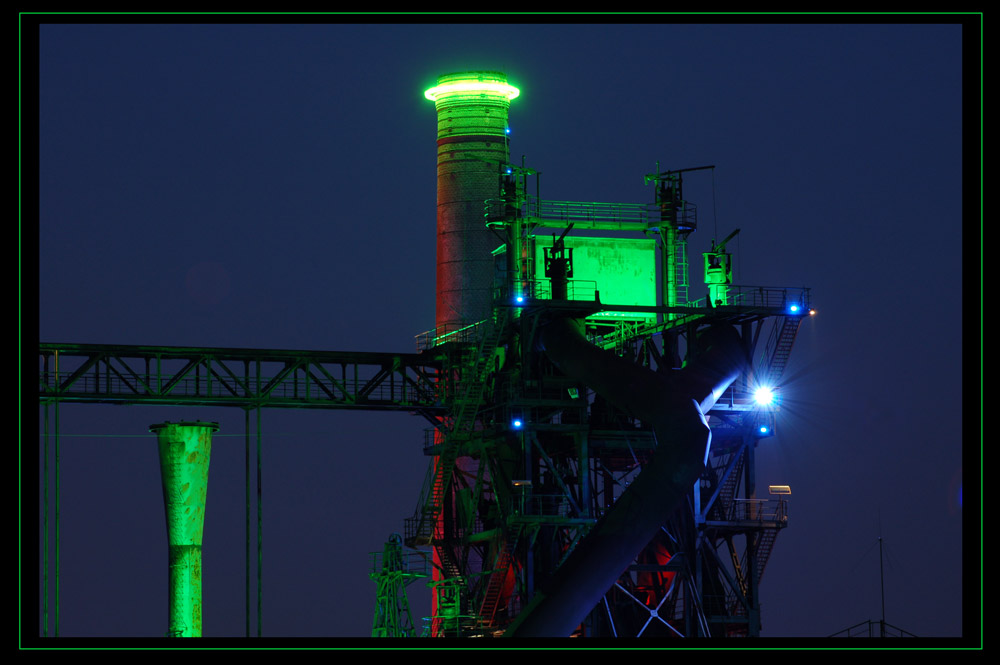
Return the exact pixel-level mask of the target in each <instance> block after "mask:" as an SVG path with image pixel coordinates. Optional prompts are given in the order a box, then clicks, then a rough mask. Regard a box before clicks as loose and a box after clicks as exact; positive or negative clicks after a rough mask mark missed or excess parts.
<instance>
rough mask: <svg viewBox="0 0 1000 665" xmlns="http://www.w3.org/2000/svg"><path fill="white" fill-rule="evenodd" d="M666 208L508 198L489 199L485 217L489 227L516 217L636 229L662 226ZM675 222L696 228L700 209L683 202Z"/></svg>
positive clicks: (586, 225)
mask: <svg viewBox="0 0 1000 665" xmlns="http://www.w3.org/2000/svg"><path fill="white" fill-rule="evenodd" d="M670 214H671V213H670V211H669V210H667V209H666V207H665V206H661V205H659V204H656V203H601V202H585V201H551V200H546V199H537V198H534V197H531V196H529V197H526V198H524V199H523V200H521V201H519V202H517V203H512V202H511V201H508V200H505V199H487V200H486V202H485V203H484V214H483V216H484V217H485V218H486V223H487V224H492V223H497V222H500V221H502V220H504V219H509V218H511V217H513V216H517V217H520V218H533V219H542V220H547V221H552V222H563V223H565V224H566V225H567V226H569V225H570V224H575V225H577V226H579V228H601V229H614V228H620V229H623V230H634V229H637V228H653V227H659V226H660V225H661V224H662V223H663V221H664V219H665V218H666V217H668V216H669V215H670ZM673 214H674V216H675V217H676V220H675V221H674V223H675V224H676V226H677V228H678V229H679V230H681V231H692V230H694V229H695V228H696V226H697V224H698V222H697V219H698V217H697V208H696V206H695V205H694V204H692V203H688V202H686V201H685V202H684V204H683V205H682V206H681V207H680V208H678V209H676V211H675V212H674V213H673Z"/></svg>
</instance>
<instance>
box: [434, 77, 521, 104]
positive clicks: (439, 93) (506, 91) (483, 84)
mask: <svg viewBox="0 0 1000 665" xmlns="http://www.w3.org/2000/svg"><path fill="white" fill-rule="evenodd" d="M520 94H521V91H520V90H518V89H517V88H515V87H514V86H512V85H510V84H508V83H503V82H501V81H480V80H478V79H468V80H465V81H461V80H459V81H448V82H447V83H442V84H441V85H436V86H434V87H433V88H430V89H428V90H426V91H425V92H424V97H426V98H427V99H429V100H431V101H432V102H437V101H440V100H442V99H445V98H446V97H451V96H467V95H496V96H498V97H506V98H507V101H510V100H512V99H514V98H515V97H517V96H518V95H520Z"/></svg>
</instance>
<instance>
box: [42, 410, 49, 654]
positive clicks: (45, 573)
mask: <svg viewBox="0 0 1000 665" xmlns="http://www.w3.org/2000/svg"><path fill="white" fill-rule="evenodd" d="M43 414H44V417H45V428H44V429H45V436H44V438H43V441H44V443H45V454H44V456H43V460H44V461H43V462H42V637H48V636H49V403H48V402H45V408H44V409H43Z"/></svg>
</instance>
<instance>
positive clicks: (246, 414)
mask: <svg viewBox="0 0 1000 665" xmlns="http://www.w3.org/2000/svg"><path fill="white" fill-rule="evenodd" d="M243 457H244V486H245V488H246V566H245V572H246V601H245V603H244V606H243V607H244V612H245V614H246V636H247V637H250V409H249V408H247V409H244V410H243Z"/></svg>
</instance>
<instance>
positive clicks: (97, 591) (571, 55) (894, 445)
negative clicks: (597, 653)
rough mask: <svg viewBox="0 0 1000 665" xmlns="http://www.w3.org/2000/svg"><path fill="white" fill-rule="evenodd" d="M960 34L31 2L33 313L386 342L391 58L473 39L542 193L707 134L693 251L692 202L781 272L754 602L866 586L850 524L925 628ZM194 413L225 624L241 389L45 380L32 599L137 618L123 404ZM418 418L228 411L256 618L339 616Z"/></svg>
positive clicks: (409, 453)
mask: <svg viewBox="0 0 1000 665" xmlns="http://www.w3.org/2000/svg"><path fill="white" fill-rule="evenodd" d="M95 18H98V19H100V17H95ZM666 18H669V17H657V18H656V19H655V20H661V19H666ZM900 18H901V20H902V19H903V18H905V17H900ZM642 22H643V23H645V22H647V21H646V19H644V20H643V21H642ZM971 37H972V38H973V39H975V43H976V44H978V39H979V35H978V34H976V35H972V36H971ZM965 38H966V39H968V38H970V36H969V35H966V36H965ZM962 43H963V29H962V27H961V26H960V25H958V24H957V23H955V24H943V23H942V24H912V25H908V24H901V23H900V24H885V25H881V24H879V25H875V24H860V23H852V24H844V25H835V24H817V25H787V24H783V25H767V24H750V25H740V24H733V25H688V24H654V25H627V24H622V25H566V24H552V25H535V24H512V25H496V24H490V25H462V24H435V23H428V24H426V25H414V24H405V25H403V24H401V25H343V24H329V25H321V24H311V25H240V24H233V25H215V24H205V25H180V24H178V25H122V24H116V25H78V24H66V25H56V24H52V25H43V26H41V29H40V58H39V70H38V71H39V79H38V81H39V120H40V126H39V130H40V141H39V156H38V158H39V177H40V180H39V183H38V193H39V198H38V203H39V222H38V228H39V263H38V265H39V280H40V282H39V300H38V303H39V305H38V307H39V310H38V314H39V332H40V340H41V341H45V342H72V343H120V344H144V345H175V346H181V345H192V346H218V347H253V348H274V349H328V350H345V351H411V350H414V340H413V337H414V335H416V334H418V333H420V332H422V331H424V330H427V329H429V328H431V327H432V326H433V324H434V261H435V259H434V251H435V250H434V247H435V244H434V243H435V240H434V237H435V236H434V229H435V137H436V134H435V131H436V129H435V114H434V107H433V104H432V103H431V102H428V101H427V100H425V99H424V98H423V91H424V90H425V89H426V88H427V87H429V85H431V84H432V83H433V81H434V79H435V77H436V76H437V75H438V74H441V73H446V72H451V71H458V70H465V69H500V70H504V71H506V72H507V73H508V76H509V79H510V81H511V82H512V83H513V84H514V85H516V86H518V87H519V88H520V89H521V96H520V97H519V98H518V99H516V100H514V101H513V103H512V106H511V111H510V124H511V127H512V134H511V154H512V158H513V159H515V160H520V158H521V155H525V156H526V162H527V164H528V165H529V166H531V167H533V168H537V169H539V170H540V171H541V172H542V176H541V193H542V196H543V198H552V199H560V200H576V201H623V202H650V201H652V200H653V191H652V189H651V188H650V187H645V186H644V185H643V179H642V176H643V175H644V174H646V173H650V172H652V171H654V170H655V168H656V164H657V161H659V164H660V167H661V168H662V169H668V168H684V167H692V166H701V165H705V164H714V165H716V169H715V172H714V177H713V175H711V173H710V172H702V173H700V174H694V175H692V176H691V177H690V178H688V179H686V180H685V195H686V198H688V199H690V200H693V201H694V202H695V203H697V204H698V205H699V209H700V214H701V228H700V229H699V231H698V232H696V233H695V234H694V235H693V236H692V238H691V244H690V252H691V256H692V257H693V258H694V259H695V260H692V266H693V268H697V266H698V262H697V260H700V259H699V253H700V252H701V251H705V250H706V249H707V248H708V245H709V243H710V241H711V240H712V237H713V233H714V232H715V229H717V237H719V238H720V239H721V237H723V236H725V235H727V234H728V233H729V232H730V231H731V230H733V229H734V228H740V229H742V231H741V233H740V235H739V236H738V240H737V241H733V243H732V244H731V245H730V249H732V250H735V253H736V258H735V266H736V267H735V273H736V282H737V283H740V284H751V285H766V286H796V287H797V286H808V287H811V288H812V296H813V302H814V305H815V307H816V309H817V310H818V314H817V315H816V316H815V317H813V318H812V319H810V320H808V321H806V323H805V324H804V325H803V327H802V329H801V331H800V333H799V336H798V339H797V340H796V344H795V348H794V350H793V353H792V357H791V361H790V363H789V366H788V369H787V371H786V374H785V376H786V378H787V379H790V381H789V382H788V385H787V386H786V388H785V391H784V394H785V403H784V404H785V405H784V407H783V409H782V411H781V412H780V414H779V421H778V430H777V431H778V434H777V436H775V437H774V438H772V439H769V440H765V441H763V442H762V443H761V445H760V446H759V448H758V466H759V469H758V485H759V486H766V485H767V484H788V485H790V486H791V488H792V496H791V516H790V526H789V527H788V528H787V529H786V530H784V531H783V532H782V533H781V535H780V536H779V538H778V540H777V543H776V546H775V549H774V552H773V554H772V557H771V559H770V562H769V563H768V565H767V569H766V573H765V574H764V576H763V580H762V589H761V598H762V606H763V633H762V634H763V635H765V636H782V637H784V636H792V637H802V636H824V635H828V634H830V633H833V632H836V631H838V630H840V629H842V628H846V627H847V626H849V625H851V624H854V623H857V622H859V621H863V620H866V619H878V618H879V616H880V613H881V610H880V605H879V602H880V600H879V599H880V596H879V559H878V547H877V539H878V537H879V535H880V534H881V536H882V537H883V539H884V544H885V554H886V559H885V574H886V587H885V598H886V620H887V621H889V622H890V623H892V624H894V625H896V626H899V627H901V628H903V629H905V630H908V631H910V632H912V633H915V634H917V635H921V636H958V635H960V634H961V631H962V612H963V605H962V603H963V593H962V588H963V580H962V569H963V547H962V542H963V541H962V539H963V507H962V505H961V502H960V499H959V497H960V491H961V487H962V474H963V469H964V470H965V472H966V473H969V472H975V473H978V467H968V466H966V467H963V456H962V455H963V450H965V451H966V452H967V453H968V452H970V450H971V451H978V450H979V447H980V439H979V435H978V423H970V422H965V423H963V417H962V416H963V411H962V409H963V403H964V402H963V400H969V399H973V398H975V397H977V396H978V392H977V393H974V394H968V390H967V389H966V385H965V384H964V383H963V368H962V361H963V344H965V345H966V346H968V344H969V341H970V340H969V339H967V338H964V337H963V334H962V330H963V328H962V324H961V322H962V319H963V314H967V312H963V298H962V294H963V280H965V279H967V278H968V277H969V275H970V273H969V272H967V269H968V265H966V266H965V267H964V268H963V244H962V241H963V228H964V226H963V225H968V224H970V223H972V224H975V225H977V226H978V224H979V218H978V215H976V216H974V217H973V218H972V219H969V218H966V217H964V216H963V214H964V213H965V212H967V208H966V205H965V204H964V203H963V176H964V177H966V178H969V177H974V176H975V175H977V173H969V172H965V173H963V169H967V168H968V167H969V166H972V167H976V168H978V161H977V162H974V163H972V164H971V165H970V164H969V163H968V162H967V161H964V159H963V144H962V130H963V122H969V121H973V120H974V121H975V122H976V123H977V124H978V118H977V117H974V116H968V115H963V93H964V92H967V91H963V85H968V83H969V81H965V80H963V62H962ZM973 83H975V84H978V81H973ZM29 148H30V145H29ZM26 150H27V148H26ZM22 223H23V226H24V228H25V229H27V230H29V231H28V232H29V233H30V229H32V228H33V227H34V224H33V223H32V222H31V221H30V220H22ZM965 261H966V264H968V262H972V261H975V262H977V263H978V256H977V255H966V258H965ZM975 274H976V276H977V277H978V272H976V273H975ZM26 277H30V275H28V276H26ZM700 279H701V276H700V274H699V273H698V272H695V271H693V272H692V284H694V285H695V286H694V287H693V289H692V295H693V297H701V295H702V294H703V287H699V286H698V284H699V283H700ZM964 351H965V352H966V353H969V354H972V355H973V356H974V359H978V358H979V352H978V349H976V348H965V349H964ZM974 367H978V363H974ZM972 389H973V390H978V386H977V385H975V384H974V385H973V386H972ZM195 418H197V419H200V420H215V421H218V422H219V423H220V424H221V426H222V429H221V431H220V432H219V434H218V435H217V436H216V445H215V446H214V449H213V459H212V468H211V474H212V475H211V479H210V482H209V499H208V505H207V521H206V533H205V550H204V568H205V634H206V635H208V636H229V635H232V636H240V635H242V634H243V630H244V609H243V598H244V588H243V580H244V569H243V561H244V534H243V520H244V516H243V510H244V504H243V493H244V489H243V413H242V412H241V411H239V410H233V411H227V410H225V409H208V408H202V409H193V410H190V411H185V412H183V413H181V412H179V411H178V410H177V409H168V408H140V407H128V408H122V407H109V406H89V405H87V406H75V407H74V406H64V407H62V409H61V431H62V434H63V437H64V439H63V446H62V501H63V505H62V516H61V519H62V534H61V538H62V542H61V566H62V570H61V582H60V583H61V600H60V604H61V625H60V632H61V634H63V635H66V636H78V635H79V636H86V635H98V636H109V635H116V636H117V635H122V636H142V635H161V634H162V633H163V631H164V630H165V628H166V542H165V541H166V537H165V532H164V518H163V506H162V496H161V493H160V484H159V470H158V466H157V464H158V463H157V457H156V452H155V441H154V439H153V438H152V436H151V435H149V434H148V433H147V426H148V425H149V424H151V423H154V422H161V421H163V420H181V419H195ZM423 428H424V421H423V420H422V419H419V418H417V417H413V416H407V415H405V414H390V415H380V414H376V413H347V412H332V411H331V412H322V413H306V412H298V411H292V412H281V411H265V412H264V416H263V433H264V440H265V453H264V463H263V481H264V509H265V513H264V547H265V550H264V631H265V634H266V635H271V636H326V635H330V636H364V635H367V634H369V632H370V629H371V620H372V608H373V602H374V591H375V587H374V584H373V583H372V582H371V581H370V580H369V579H368V576H367V572H368V553H369V552H371V551H375V550H379V549H381V546H382V543H383V541H384V540H385V538H386V537H387V536H388V535H389V534H390V533H391V532H393V531H400V530H401V529H402V520H403V518H405V517H407V516H409V515H410V514H411V513H412V512H413V510H414V508H415V506H416V503H417V499H418V494H419V490H420V486H421V484H422V482H423V478H424V474H425V472H426V468H427V463H428V458H426V457H424V456H423V455H422V453H421V444H422V430H423ZM26 443H27V442H26ZM978 459H979V458H978V455H975V456H974V457H973V458H972V459H971V460H970V461H971V462H972V463H973V464H974V463H975V462H976V460H978ZM966 510H967V509H966ZM978 526H979V525H978V523H973V524H971V525H966V526H965V528H966V529H969V528H974V529H975V530H976V532H977V533H978ZM966 535H968V534H966ZM971 572H972V573H974V574H976V575H978V571H971ZM29 579H30V577H29ZM976 587H977V588H978V584H977V585H976ZM255 612H256V610H255V609H254V614H255ZM415 612H416V613H417V614H426V613H427V608H419V609H415Z"/></svg>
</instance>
